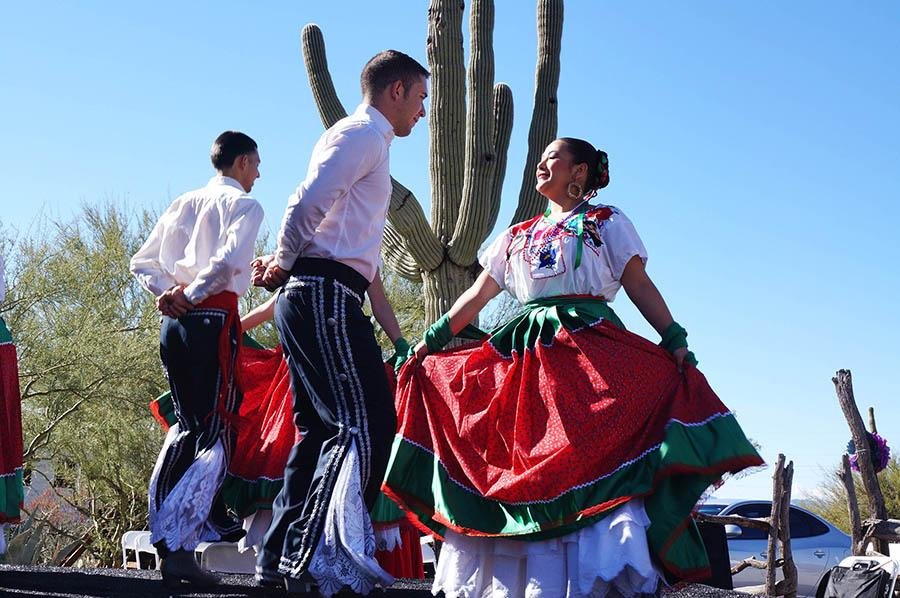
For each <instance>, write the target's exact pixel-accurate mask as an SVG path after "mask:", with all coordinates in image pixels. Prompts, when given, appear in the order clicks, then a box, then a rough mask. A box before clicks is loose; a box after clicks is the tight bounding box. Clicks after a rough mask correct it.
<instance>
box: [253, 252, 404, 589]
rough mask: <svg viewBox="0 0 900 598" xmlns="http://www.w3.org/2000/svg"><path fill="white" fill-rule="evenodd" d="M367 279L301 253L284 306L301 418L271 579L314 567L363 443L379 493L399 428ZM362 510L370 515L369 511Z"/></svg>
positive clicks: (367, 482)
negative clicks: (349, 459)
mask: <svg viewBox="0 0 900 598" xmlns="http://www.w3.org/2000/svg"><path fill="white" fill-rule="evenodd" d="M367 287H368V281H367V280H366V279H365V278H364V277H363V276H362V275H360V274H359V273H358V272H356V271H355V270H354V269H352V268H350V267H349V266H346V265H344V264H341V263H338V262H334V261H331V260H322V259H312V258H301V259H298V260H297V263H296V264H295V266H294V269H293V271H292V273H291V278H290V279H289V281H288V283H287V284H286V285H285V288H284V289H283V290H282V291H281V294H280V296H279V297H278V300H277V302H276V305H275V324H276V326H277V328H278V333H279V336H280V338H281V343H282V346H283V348H284V355H285V359H286V360H287V364H288V367H289V369H290V374H291V389H292V392H293V398H294V421H295V423H296V425H297V427H298V428H299V429H300V431H301V432H302V434H303V440H301V441H300V442H299V443H298V444H297V445H296V446H294V448H293V450H292V451H291V455H290V457H289V458H288V463H287V466H286V468H285V476H284V487H283V488H282V490H281V492H280V493H279V495H278V497H277V498H276V499H275V503H274V506H273V511H274V512H273V520H272V525H271V527H270V528H269V531H268V533H267V534H266V538H265V541H264V543H263V550H262V551H261V552H260V555H259V562H258V572H259V573H260V575H261V576H263V577H268V576H270V575H272V574H274V573H275V572H276V571H277V570H278V568H279V565H280V566H281V571H282V573H286V572H288V571H294V572H296V571H301V572H305V571H306V568H307V567H308V565H309V561H310V558H311V557H312V554H313V551H314V550H315V547H316V545H317V543H318V541H319V536H320V535H321V532H322V528H323V526H324V518H325V513H326V511H327V508H328V503H329V500H330V499H331V495H332V492H333V489H334V484H335V480H336V478H337V474H338V471H339V469H340V466H341V463H342V462H343V457H344V455H345V454H346V451H347V450H348V448H349V447H350V443H351V441H352V440H356V445H357V448H358V450H359V457H360V466H361V475H362V478H363V479H362V480H361V486H362V488H363V499H364V500H365V503H366V506H367V508H370V509H371V507H372V505H374V503H375V499H376V498H377V497H378V493H379V490H380V488H381V482H382V480H383V478H384V472H385V469H386V467H387V462H388V457H389V456H390V447H391V442H392V440H393V437H394V433H395V431H396V427H397V416H396V413H395V411H394V401H393V397H392V395H391V392H390V388H389V386H388V381H387V376H386V374H385V371H384V364H383V362H382V357H381V349H380V348H379V346H378V343H377V342H376V341H375V333H374V329H373V327H372V323H371V321H370V320H369V318H368V317H367V316H366V315H365V314H364V313H363V311H362V305H363V299H364V294H365V290H366V288H367ZM360 516H362V514H360Z"/></svg>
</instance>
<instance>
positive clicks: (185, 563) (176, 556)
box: [159, 550, 219, 588]
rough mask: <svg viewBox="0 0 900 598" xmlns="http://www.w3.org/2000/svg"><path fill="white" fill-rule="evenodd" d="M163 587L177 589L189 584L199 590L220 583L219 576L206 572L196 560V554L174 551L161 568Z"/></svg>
mask: <svg viewBox="0 0 900 598" xmlns="http://www.w3.org/2000/svg"><path fill="white" fill-rule="evenodd" d="M159 572H160V573H162V578H163V585H165V586H166V587H168V588H175V587H178V586H180V585H181V584H182V582H184V583H189V584H191V585H193V586H195V587H198V588H209V587H212V586H214V585H216V584H218V583H219V576H218V575H215V574H213V573H210V572H209V571H204V570H203V569H201V568H200V566H199V565H198V564H197V561H196V560H194V552H193V551H189V550H172V551H169V552H168V554H167V555H166V556H164V557H163V559H162V563H161V564H160V566H159Z"/></svg>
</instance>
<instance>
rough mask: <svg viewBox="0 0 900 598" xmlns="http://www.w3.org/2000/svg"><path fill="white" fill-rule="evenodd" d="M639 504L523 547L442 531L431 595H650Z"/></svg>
mask: <svg viewBox="0 0 900 598" xmlns="http://www.w3.org/2000/svg"><path fill="white" fill-rule="evenodd" d="M649 525H650V520H649V518H648V517H647V513H646V512H645V511H644V503H643V501H642V500H640V499H634V500H631V501H629V502H627V503H625V504H624V505H622V506H621V507H618V508H617V509H616V510H614V511H613V512H612V513H611V514H610V515H608V516H607V517H604V518H603V519H601V520H600V521H598V522H597V523H595V524H593V525H591V526H589V527H585V528H582V529H580V530H578V531H576V532H573V533H571V534H568V535H566V536H562V537H560V538H553V539H551V540H541V541H537V542H528V541H522V540H511V539H508V538H484V537H475V536H465V535H462V534H458V533H456V532H453V531H448V532H447V534H446V535H445V537H444V545H443V546H442V547H441V551H440V556H439V557H438V562H437V569H436V571H435V579H434V586H433V587H432V590H431V591H432V593H433V594H435V595H437V594H438V592H440V591H443V592H444V595H445V596H446V597H447V598H501V597H502V598H506V597H508V598H520V597H525V598H538V597H541V598H562V597H563V596H565V597H566V598H575V597H580V596H589V597H592V598H593V597H597V598H602V597H603V596H606V595H607V594H608V593H609V591H610V590H611V589H612V588H615V589H616V590H618V592H619V593H621V594H622V595H623V596H634V595H636V594H640V593H652V592H655V591H656V589H657V586H658V584H659V582H660V579H661V575H660V574H659V572H658V571H657V570H656V568H655V567H654V566H653V563H652V562H651V561H650V551H649V548H648V546H647V533H646V529H647V527H648V526H649Z"/></svg>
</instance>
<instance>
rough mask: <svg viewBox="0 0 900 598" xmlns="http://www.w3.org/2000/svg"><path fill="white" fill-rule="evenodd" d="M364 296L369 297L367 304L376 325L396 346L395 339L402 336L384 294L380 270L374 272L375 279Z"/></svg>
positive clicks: (389, 303) (392, 310)
mask: <svg viewBox="0 0 900 598" xmlns="http://www.w3.org/2000/svg"><path fill="white" fill-rule="evenodd" d="M366 294H367V295H368V296H369V303H371V304H372V315H373V316H375V319H376V320H377V321H378V324H379V325H380V326H381V328H382V329H383V330H384V333H385V334H387V335H388V338H389V339H391V342H392V343H394V344H395V345H396V343H397V339H399V338H400V337H401V336H403V335H402V333H401V332H400V323H399V322H397V316H396V314H394V308H393V307H392V306H391V302H390V301H388V298H387V295H386V294H385V292H384V284H383V283H382V282H381V269H380V268H379V269H378V270H377V271H376V272H375V278H373V279H372V282H371V283H370V284H369V288H368V289H367V290H366ZM407 346H408V345H407Z"/></svg>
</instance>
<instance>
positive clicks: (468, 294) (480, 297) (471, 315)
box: [416, 270, 502, 358]
mask: <svg viewBox="0 0 900 598" xmlns="http://www.w3.org/2000/svg"><path fill="white" fill-rule="evenodd" d="M501 290H502V289H501V288H500V285H498V284H497V281H496V280H494V279H493V278H492V277H491V275H490V274H489V273H488V271H487V270H482V271H481V274H479V275H478V278H476V279H475V282H474V283H472V286H470V287H469V288H468V289H466V291H465V292H464V293H463V294H462V295H460V296H459V299H457V300H456V303H454V304H453V307H451V308H450V310H449V311H448V312H447V313H446V314H445V315H444V316H443V317H442V318H441V319H440V320H438V323H440V322H442V321H443V320H444V318H447V322H448V324H449V327H450V333H451V334H450V336H451V337H452V336H453V335H454V334H456V333H457V332H459V331H460V330H462V329H463V328H465V327H466V325H467V324H469V323H470V322H472V320H474V319H475V316H477V315H478V313H479V312H480V311H481V310H482V308H484V306H485V305H487V302H488V301H490V300H491V299H493V298H494V297H496V296H497V295H499V294H500V291H501ZM427 354H428V346H427V345H426V344H425V341H422V342H420V343H419V344H418V345H416V357H417V358H422V357H424V356H425V355H427Z"/></svg>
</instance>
